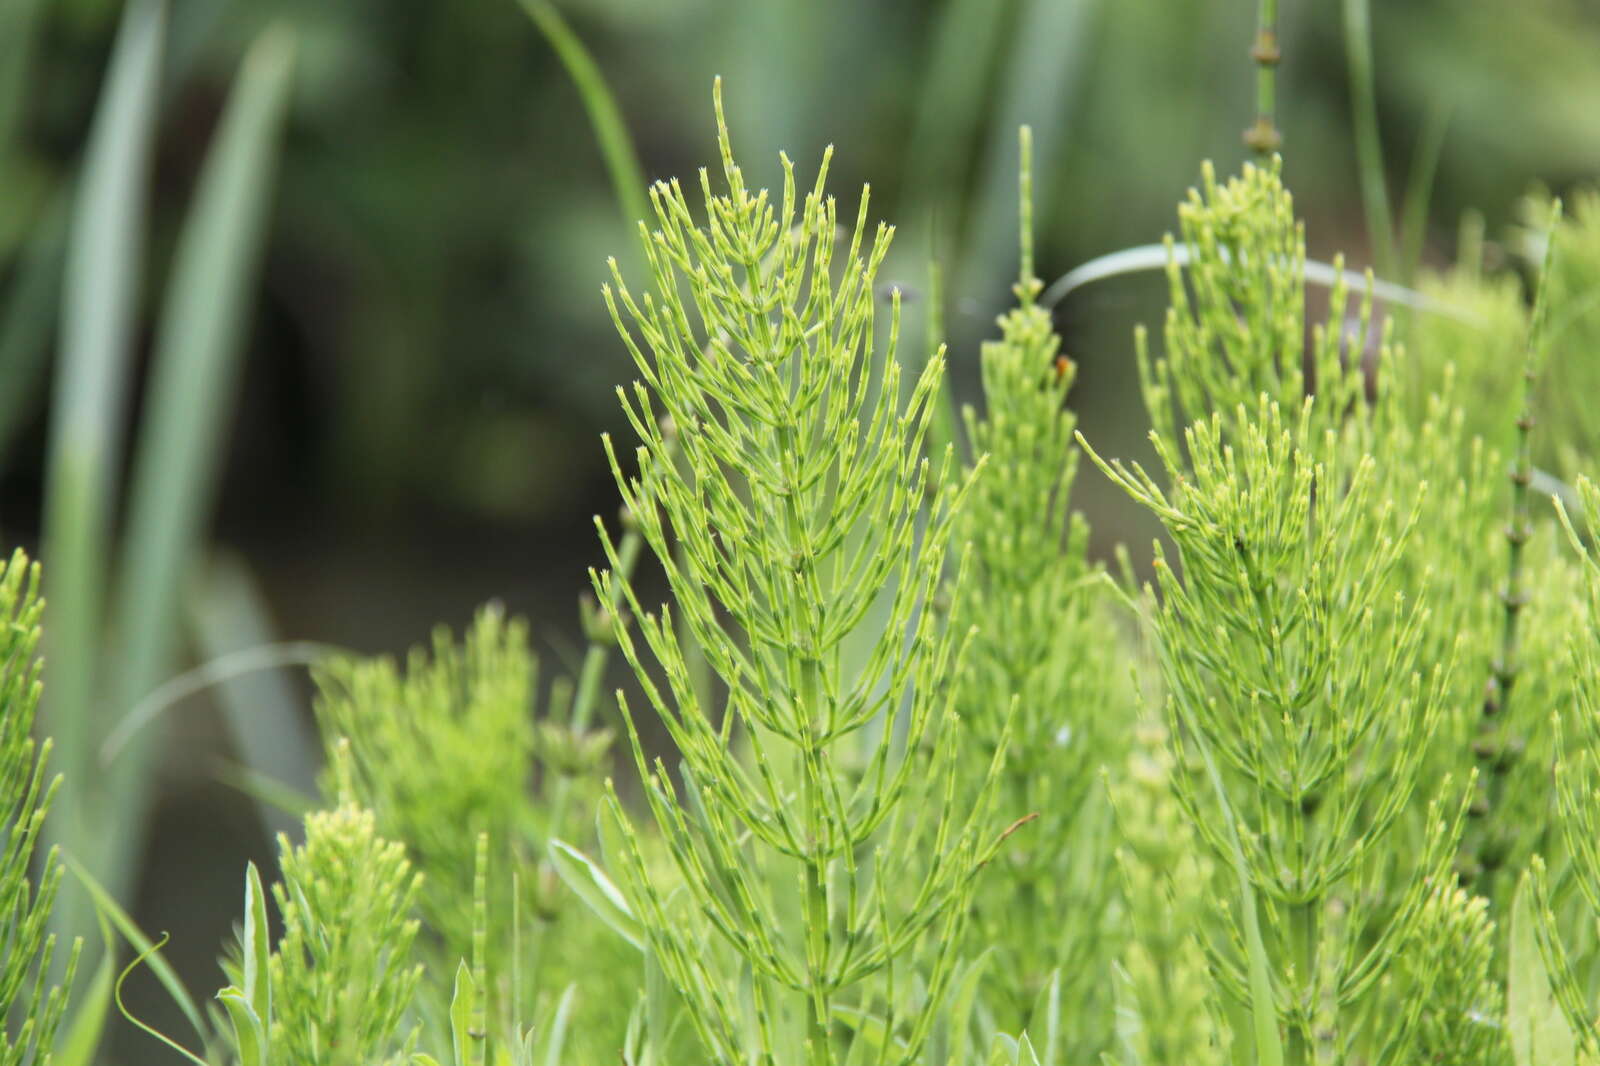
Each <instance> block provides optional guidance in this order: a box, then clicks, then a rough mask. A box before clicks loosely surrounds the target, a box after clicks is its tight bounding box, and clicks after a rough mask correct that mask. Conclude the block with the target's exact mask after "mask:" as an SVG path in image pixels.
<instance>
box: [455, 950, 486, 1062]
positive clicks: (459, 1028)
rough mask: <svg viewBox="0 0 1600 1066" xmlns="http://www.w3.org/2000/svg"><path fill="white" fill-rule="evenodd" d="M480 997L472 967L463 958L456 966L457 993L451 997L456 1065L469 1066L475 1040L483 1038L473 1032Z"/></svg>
mask: <svg viewBox="0 0 1600 1066" xmlns="http://www.w3.org/2000/svg"><path fill="white" fill-rule="evenodd" d="M477 998H478V989H477V985H476V984H475V983H474V981H473V980H472V969H471V967H469V966H468V965H467V960H465V959H462V960H461V964H460V965H459V966H457V967H456V987H455V994H454V995H452V996H451V997H450V1044H451V1047H452V1048H454V1050H455V1056H456V1062H455V1066H467V1063H468V1062H470V1061H472V1058H473V1053H472V1044H473V1040H474V1039H477V1040H482V1039H483V1036H482V1034H479V1035H478V1036H477V1037H474V1036H473V1032H472V1016H473V1013H474V1012H475V1010H476V1002H477Z"/></svg>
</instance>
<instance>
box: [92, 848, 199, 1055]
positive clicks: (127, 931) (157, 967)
mask: <svg viewBox="0 0 1600 1066" xmlns="http://www.w3.org/2000/svg"><path fill="white" fill-rule="evenodd" d="M65 862H66V865H67V869H69V870H71V871H72V875H73V876H74V877H76V878H77V879H78V883H79V884H81V885H82V886H83V887H84V889H85V891H87V892H88V894H89V898H90V899H92V900H93V901H94V905H95V908H96V909H97V910H98V911H99V913H100V915H102V916H103V917H105V918H106V919H108V920H109V921H110V922H111V924H112V925H114V926H115V927H116V929H117V932H119V933H121V934H122V937H123V939H124V940H126V941H127V942H128V943H130V944H132V945H133V946H134V947H135V948H136V949H138V951H139V952H140V953H141V954H142V955H144V956H145V960H144V961H145V962H146V963H147V964H148V965H149V966H150V972H151V973H153V974H155V976H156V980H158V981H160V982H161V987H162V988H164V989H166V990H167V995H169V996H171V997H172V1002H173V1003H175V1004H177V1006H178V1009H179V1010H180V1011H182V1012H183V1016H184V1017H185V1018H187V1019H188V1021H189V1024H190V1025H192V1026H194V1031H195V1032H196V1033H198V1034H199V1035H200V1037H201V1039H202V1040H203V1039H204V1038H205V1035H206V1027H205V1022H204V1021H202V1020H201V1017H200V1008H199V1007H197V1006H195V1002H194V999H193V997H191V996H190V995H189V990H188V989H186V988H184V987H183V981H182V980H180V979H179V977H178V973H177V971H176V970H174V969H173V968H172V964H171V963H169V962H167V960H166V959H164V958H162V957H161V953H160V952H159V951H157V950H156V944H155V942H154V941H152V940H151V939H150V938H149V937H148V936H145V934H144V931H143V930H142V929H140V928H139V926H138V925H137V924H135V922H134V920H133V919H132V918H131V917H129V916H128V912H127V911H125V910H123V909H122V908H121V907H120V906H119V905H118V904H117V901H116V900H114V899H112V898H111V893H109V892H107V891H106V888H105V886H104V885H102V884H101V883H100V882H99V881H98V880H97V879H96V878H95V877H94V875H93V874H91V873H90V872H89V871H88V870H87V869H86V868H85V867H84V865H83V864H82V863H81V862H79V861H78V860H77V859H75V858H73V857H72V856H70V855H68V856H67V857H66V859H65Z"/></svg>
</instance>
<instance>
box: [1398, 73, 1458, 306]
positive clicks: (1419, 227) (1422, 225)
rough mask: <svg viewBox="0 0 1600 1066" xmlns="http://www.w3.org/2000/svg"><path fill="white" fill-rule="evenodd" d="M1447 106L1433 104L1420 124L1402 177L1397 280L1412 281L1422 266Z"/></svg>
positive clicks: (1447, 122)
mask: <svg viewBox="0 0 1600 1066" xmlns="http://www.w3.org/2000/svg"><path fill="white" fill-rule="evenodd" d="M1450 111H1451V108H1450V105H1449V104H1447V103H1436V104H1435V105H1434V106H1433V108H1432V110H1430V111H1429V112H1428V121H1427V123H1426V124H1425V125H1424V126H1423V127H1422V139H1421V140H1420V141H1418V142H1417V153H1416V155H1415V156H1413V157H1412V160H1411V173H1410V175H1409V176H1408V177H1407V179H1406V198H1405V201H1404V202H1403V203H1402V204H1401V206H1400V269H1401V270H1402V271H1403V272H1404V273H1403V274H1402V275H1401V280H1403V281H1405V282H1406V283H1407V284H1410V283H1411V282H1414V281H1415V280H1416V277H1417V270H1418V269H1419V268H1420V267H1421V266H1422V242H1423V239H1424V238H1426V237H1427V235H1428V204H1429V202H1430V201H1431V200H1432V198H1433V179H1434V176H1435V175H1436V174H1437V173H1438V172H1439V157H1440V156H1441V155H1443V154H1444V137H1445V133H1446V131H1447V130H1449V128H1450Z"/></svg>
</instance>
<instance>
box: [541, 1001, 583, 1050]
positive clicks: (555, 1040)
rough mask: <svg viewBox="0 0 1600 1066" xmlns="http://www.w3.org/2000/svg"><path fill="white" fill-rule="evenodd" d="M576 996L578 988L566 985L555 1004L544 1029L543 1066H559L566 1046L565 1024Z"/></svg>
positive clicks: (569, 1016)
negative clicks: (553, 1012) (552, 1014)
mask: <svg viewBox="0 0 1600 1066" xmlns="http://www.w3.org/2000/svg"><path fill="white" fill-rule="evenodd" d="M577 995H578V986H577V985H575V984H572V985H568V986H567V987H566V990H565V991H564V992H562V993H561V1000H560V1002H558V1003H557V1004H556V1013H555V1016H554V1017H553V1018H551V1019H550V1025H549V1026H548V1028H547V1029H546V1034H547V1035H546V1036H545V1049H544V1066H561V1063H562V1061H563V1060H562V1056H561V1053H562V1051H563V1050H564V1049H565V1048H566V1044H567V1024H568V1022H569V1020H570V1019H571V1017H572V1006H573V1003H574V1002H575V1000H576V999H577Z"/></svg>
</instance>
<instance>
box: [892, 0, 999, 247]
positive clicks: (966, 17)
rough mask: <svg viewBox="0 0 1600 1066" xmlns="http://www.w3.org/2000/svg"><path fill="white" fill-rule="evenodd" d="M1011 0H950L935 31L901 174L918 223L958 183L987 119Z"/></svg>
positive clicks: (911, 216) (912, 219)
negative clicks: (989, 85)
mask: <svg viewBox="0 0 1600 1066" xmlns="http://www.w3.org/2000/svg"><path fill="white" fill-rule="evenodd" d="M1012 6H1014V4H1013V2H1012V0H951V3H949V4H948V5H946V6H945V8H944V10H943V13H942V14H941V16H940V17H939V25H938V28H937V29H936V30H935V32H934V35H933V45H932V54H931V56H930V58H929V63H928V70H929V72H928V77H927V78H926V79H925V80H924V82H923V83H922V92H921V94H920V96H921V103H920V104H919V105H918V107H917V115H916V118H915V120H914V123H913V125H912V130H911V142H910V147H909V150H908V151H907V152H906V170H905V176H904V179H903V183H904V188H905V190H906V197H907V202H908V203H909V204H910V210H909V211H908V212H907V214H906V218H907V219H908V220H909V221H910V222H911V224H912V226H913V227H920V226H921V225H922V224H923V222H924V221H925V220H926V215H927V213H928V212H929V211H930V210H931V209H932V208H933V207H934V206H935V205H934V199H935V197H936V196H938V195H939V193H940V192H941V191H946V190H955V189H957V188H959V187H960V186H961V184H962V182H963V179H964V178H965V176H966V175H965V174H964V173H963V169H964V168H965V166H966V165H967V160H968V159H970V158H971V157H972V153H973V150H974V147H975V145H976V144H977V140H978V133H979V129H980V127H981V126H982V122H983V105H984V102H985V101H986V100H987V98H988V94H987V93H986V92H985V91H984V88H985V86H986V85H987V83H988V81H989V77H990V73H991V72H992V70H993V69H994V64H995V58H996V57H995V52H996V47H997V44H998V42H999V39H1000V31H1001V29H1002V28H1003V27H1004V26H1005V24H1006V13H1007V9H1008V8H1009V7H1012Z"/></svg>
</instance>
